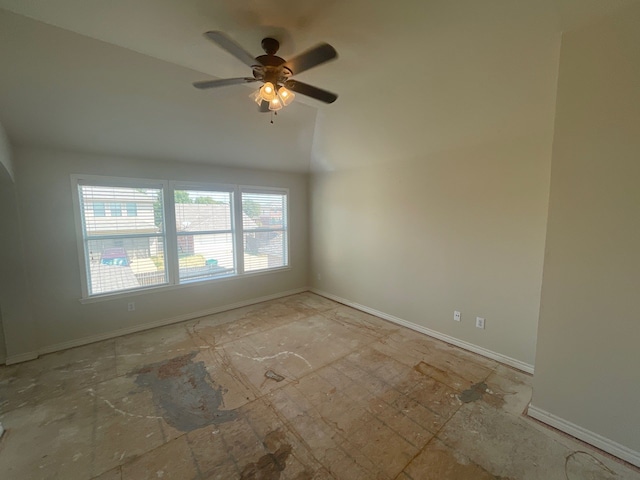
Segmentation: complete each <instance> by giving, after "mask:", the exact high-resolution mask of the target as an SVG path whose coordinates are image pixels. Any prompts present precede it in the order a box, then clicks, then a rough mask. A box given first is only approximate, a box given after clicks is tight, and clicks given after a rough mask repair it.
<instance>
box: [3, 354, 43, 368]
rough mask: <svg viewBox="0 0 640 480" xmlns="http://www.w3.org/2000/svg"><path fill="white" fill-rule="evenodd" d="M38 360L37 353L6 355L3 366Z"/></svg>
mask: <svg viewBox="0 0 640 480" xmlns="http://www.w3.org/2000/svg"><path fill="white" fill-rule="evenodd" d="M36 358H38V352H26V353H19V354H18V355H7V358H6V360H5V365H13V364H14V363H21V362H28V361H29V360H35V359H36Z"/></svg>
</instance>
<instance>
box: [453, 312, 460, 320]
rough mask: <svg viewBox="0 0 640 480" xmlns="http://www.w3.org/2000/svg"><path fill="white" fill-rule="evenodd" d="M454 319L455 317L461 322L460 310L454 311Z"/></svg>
mask: <svg viewBox="0 0 640 480" xmlns="http://www.w3.org/2000/svg"><path fill="white" fill-rule="evenodd" d="M453 319H454V320H455V321H456V322H459V321H460V312H459V311H457V310H454V312H453Z"/></svg>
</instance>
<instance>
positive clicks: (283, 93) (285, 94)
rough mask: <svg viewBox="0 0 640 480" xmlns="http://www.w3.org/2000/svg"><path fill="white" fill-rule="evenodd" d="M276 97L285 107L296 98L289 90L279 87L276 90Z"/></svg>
mask: <svg viewBox="0 0 640 480" xmlns="http://www.w3.org/2000/svg"><path fill="white" fill-rule="evenodd" d="M278 96H279V97H280V100H282V104H283V105H284V106H285V107H286V106H287V105H289V104H290V103H291V102H293V99H294V98H296V94H295V93H293V92H292V91H290V90H287V89H286V88H284V87H280V89H279V90H278Z"/></svg>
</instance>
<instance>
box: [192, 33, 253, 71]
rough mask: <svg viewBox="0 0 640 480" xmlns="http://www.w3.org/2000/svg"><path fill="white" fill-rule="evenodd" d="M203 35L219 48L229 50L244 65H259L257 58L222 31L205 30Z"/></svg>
mask: <svg viewBox="0 0 640 480" xmlns="http://www.w3.org/2000/svg"><path fill="white" fill-rule="evenodd" d="M204 36H205V37H207V38H208V39H209V40H211V41H212V42H213V43H215V44H216V45H218V46H219V47H220V48H222V49H224V50H226V51H227V52H229V53H230V54H231V55H233V56H234V57H236V58H237V59H238V60H240V61H241V62H242V63H244V64H245V65H248V66H250V67H253V66H254V65H260V62H259V61H258V60H256V59H255V58H254V57H253V56H252V55H251V54H250V53H249V52H247V51H246V50H245V49H244V48H242V47H241V46H240V45H238V44H237V43H236V42H234V41H233V40H231V39H230V38H229V37H227V36H226V35H225V34H224V33H222V32H216V31H211V32H206V33H205V34H204Z"/></svg>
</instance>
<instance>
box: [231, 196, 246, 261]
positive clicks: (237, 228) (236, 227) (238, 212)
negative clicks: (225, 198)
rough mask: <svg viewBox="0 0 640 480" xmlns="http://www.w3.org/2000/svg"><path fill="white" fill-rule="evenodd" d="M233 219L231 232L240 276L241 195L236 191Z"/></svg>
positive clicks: (241, 240)
mask: <svg viewBox="0 0 640 480" xmlns="http://www.w3.org/2000/svg"><path fill="white" fill-rule="evenodd" d="M233 218H234V223H235V225H234V226H233V230H234V232H235V237H234V241H235V242H236V243H235V246H236V248H235V251H236V269H237V271H238V274H242V273H244V230H243V228H242V195H241V194H240V191H239V190H238V189H236V190H235V191H234V192H233Z"/></svg>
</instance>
